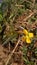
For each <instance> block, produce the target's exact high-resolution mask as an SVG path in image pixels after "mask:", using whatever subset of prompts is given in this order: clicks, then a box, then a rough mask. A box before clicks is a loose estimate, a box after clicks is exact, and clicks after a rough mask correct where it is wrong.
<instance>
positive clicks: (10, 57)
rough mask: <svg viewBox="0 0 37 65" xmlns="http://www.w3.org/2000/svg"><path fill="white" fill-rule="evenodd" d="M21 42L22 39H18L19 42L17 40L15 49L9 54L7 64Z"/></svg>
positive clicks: (6, 64)
mask: <svg viewBox="0 0 37 65" xmlns="http://www.w3.org/2000/svg"><path fill="white" fill-rule="evenodd" d="M19 43H20V39H19V40H18V42H17V44H16V46H15V48H14V49H13V51H12V52H11V54H10V55H9V57H8V59H7V61H6V63H5V65H8V63H9V61H10V59H11V57H12V55H13V53H14V52H15V50H16V48H17V46H18V44H19Z"/></svg>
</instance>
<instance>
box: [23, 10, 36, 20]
mask: <svg viewBox="0 0 37 65" xmlns="http://www.w3.org/2000/svg"><path fill="white" fill-rule="evenodd" d="M36 12H37V10H35V11H34V12H32V13H31V14H30V15H29V16H27V17H26V18H25V19H24V20H23V21H26V20H28V19H29V18H30V17H31V16H33V15H34V14H35V13H36Z"/></svg>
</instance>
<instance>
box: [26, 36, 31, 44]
mask: <svg viewBox="0 0 37 65" xmlns="http://www.w3.org/2000/svg"><path fill="white" fill-rule="evenodd" d="M26 43H31V39H30V38H29V36H28V35H26Z"/></svg>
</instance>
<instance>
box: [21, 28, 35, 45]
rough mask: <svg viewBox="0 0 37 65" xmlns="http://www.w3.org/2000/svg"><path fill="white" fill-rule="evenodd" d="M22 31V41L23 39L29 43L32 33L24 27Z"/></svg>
mask: <svg viewBox="0 0 37 65" xmlns="http://www.w3.org/2000/svg"><path fill="white" fill-rule="evenodd" d="M23 33H24V34H25V35H24V36H22V41H25V42H26V43H28V44H30V43H31V41H32V40H31V38H33V37H34V34H33V33H31V32H28V31H27V30H26V29H24V30H23Z"/></svg>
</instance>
